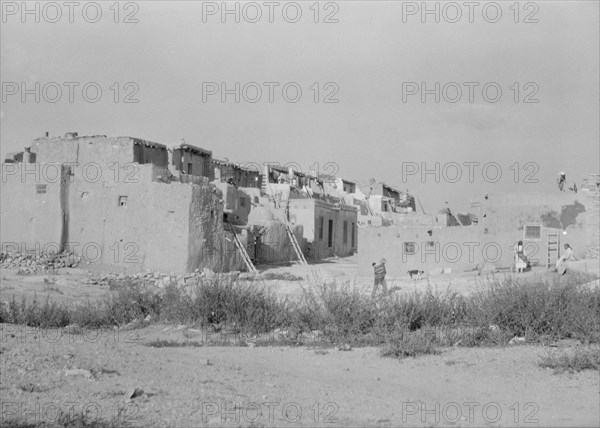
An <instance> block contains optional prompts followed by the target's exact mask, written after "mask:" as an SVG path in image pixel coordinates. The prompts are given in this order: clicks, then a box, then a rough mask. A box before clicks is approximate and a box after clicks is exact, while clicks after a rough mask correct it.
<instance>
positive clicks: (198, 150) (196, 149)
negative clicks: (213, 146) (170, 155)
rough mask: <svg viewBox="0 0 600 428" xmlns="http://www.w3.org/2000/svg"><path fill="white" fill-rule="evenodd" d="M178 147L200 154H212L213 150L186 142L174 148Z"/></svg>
mask: <svg viewBox="0 0 600 428" xmlns="http://www.w3.org/2000/svg"><path fill="white" fill-rule="evenodd" d="M177 149H181V150H185V151H188V152H192V153H197V154H199V155H207V156H212V152H211V151H210V150H205V149H203V148H201V147H198V146H194V145H192V144H187V143H184V144H180V145H178V146H175V147H174V148H173V150H177Z"/></svg>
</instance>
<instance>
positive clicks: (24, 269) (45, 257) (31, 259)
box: [0, 252, 81, 280]
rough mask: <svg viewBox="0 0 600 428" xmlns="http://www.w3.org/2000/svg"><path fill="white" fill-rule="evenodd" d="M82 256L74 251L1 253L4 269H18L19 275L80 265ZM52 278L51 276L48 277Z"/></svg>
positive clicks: (1, 264) (1, 265) (0, 263)
mask: <svg viewBox="0 0 600 428" xmlns="http://www.w3.org/2000/svg"><path fill="white" fill-rule="evenodd" d="M80 262H81V258H80V257H79V256H76V255H74V254H72V253H68V252H64V253H60V254H43V253H10V254H9V253H4V252H3V253H0V267H1V268H2V269H17V274H18V275H31V274H35V273H40V272H48V273H54V272H56V271H57V270H58V269H61V268H66V267H68V268H71V267H77V266H79V263H80ZM48 280H51V278H48Z"/></svg>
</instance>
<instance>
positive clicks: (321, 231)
mask: <svg viewBox="0 0 600 428" xmlns="http://www.w3.org/2000/svg"><path fill="white" fill-rule="evenodd" d="M323 227H324V219H323V216H319V241H322V240H323Z"/></svg>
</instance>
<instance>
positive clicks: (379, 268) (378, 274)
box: [371, 258, 387, 298]
mask: <svg viewBox="0 0 600 428" xmlns="http://www.w3.org/2000/svg"><path fill="white" fill-rule="evenodd" d="M385 264H386V260H385V259H383V258H382V259H381V260H379V264H376V263H373V264H372V265H371V266H373V271H374V274H375V280H374V282H373V291H372V292H371V297H372V298H375V295H376V294H377V289H378V288H379V285H380V284H381V287H382V289H383V294H384V295H386V294H387V283H386V282H385V275H386V273H387V271H386V270H385Z"/></svg>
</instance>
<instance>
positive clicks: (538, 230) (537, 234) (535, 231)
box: [523, 225, 542, 241]
mask: <svg viewBox="0 0 600 428" xmlns="http://www.w3.org/2000/svg"><path fill="white" fill-rule="evenodd" d="M523 239H528V240H533V241H539V240H540V239H542V226H540V225H529V226H525V228H524V230H523Z"/></svg>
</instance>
